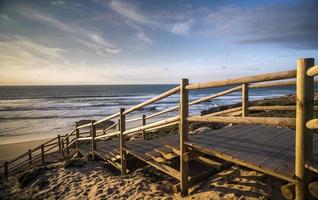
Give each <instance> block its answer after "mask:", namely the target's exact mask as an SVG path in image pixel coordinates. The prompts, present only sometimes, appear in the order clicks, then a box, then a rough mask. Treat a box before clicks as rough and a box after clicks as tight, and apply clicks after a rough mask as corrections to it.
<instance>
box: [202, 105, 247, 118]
mask: <svg viewBox="0 0 318 200" xmlns="http://www.w3.org/2000/svg"><path fill="white" fill-rule="evenodd" d="M240 110H242V106H240V107H236V108H230V109H226V110H221V111H218V112H213V113H211V114H208V115H209V116H218V115H223V114H229V113H232V112H236V111H240Z"/></svg>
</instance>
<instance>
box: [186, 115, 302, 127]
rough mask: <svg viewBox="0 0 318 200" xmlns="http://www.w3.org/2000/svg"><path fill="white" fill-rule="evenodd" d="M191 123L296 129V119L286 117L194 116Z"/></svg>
mask: <svg viewBox="0 0 318 200" xmlns="http://www.w3.org/2000/svg"><path fill="white" fill-rule="evenodd" d="M188 121H190V122H219V123H233V124H259V125H275V126H288V127H294V126H295V123H296V119H295V118H284V117H216V116H209V115H204V116H193V117H188Z"/></svg>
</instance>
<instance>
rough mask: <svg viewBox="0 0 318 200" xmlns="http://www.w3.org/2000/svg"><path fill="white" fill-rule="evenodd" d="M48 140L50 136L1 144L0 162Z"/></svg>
mask: <svg viewBox="0 0 318 200" xmlns="http://www.w3.org/2000/svg"><path fill="white" fill-rule="evenodd" d="M49 140H50V138H48V139H43V140H32V141H28V142H19V143H11V144H2V145H0V162H3V161H4V160H10V159H13V158H15V157H17V156H19V155H21V154H23V153H25V152H27V151H28V150H29V149H33V148H35V147H37V146H39V145H41V144H42V143H45V142H46V141H49Z"/></svg>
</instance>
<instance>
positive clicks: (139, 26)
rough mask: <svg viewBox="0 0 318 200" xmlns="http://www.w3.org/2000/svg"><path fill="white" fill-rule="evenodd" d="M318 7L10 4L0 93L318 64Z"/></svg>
mask: <svg viewBox="0 0 318 200" xmlns="http://www.w3.org/2000/svg"><path fill="white" fill-rule="evenodd" d="M317 10H318V1H315V0H312V1H309V0H305V1H287V0H281V1H247V0H246V1H235V0H232V1H226V0H223V1H210V0H202V1H185V0H179V1H173V0H160V1H155V0H138V1H137V0H130V1H124V0H104V1H103V0H92V1H88V0H85V1H84V0H83V1H81V0H68V1H66V0H51V1H43V0H38V1H35V0H34V1H28V0H26V1H15V0H7V1H1V2H0V85H33V84H34V85H38V84H45V85H47V84H144V83H148V84H151V83H178V82H179V79H181V78H189V79H190V82H198V81H212V80H220V79H224V78H230V77H238V76H244V75H253V74H259V73H265V72H273V71H280V70H287V69H294V68H295V63H296V59H297V58H299V57H314V58H316V60H317V59H318V38H317V37H318V36H317V35H318V20H317V19H318V12H317Z"/></svg>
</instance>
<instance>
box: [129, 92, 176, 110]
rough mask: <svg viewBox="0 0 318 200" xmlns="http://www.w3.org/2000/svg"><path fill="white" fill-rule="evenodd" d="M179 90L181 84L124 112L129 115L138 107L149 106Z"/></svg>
mask: <svg viewBox="0 0 318 200" xmlns="http://www.w3.org/2000/svg"><path fill="white" fill-rule="evenodd" d="M179 90H180V87H179V86H177V87H175V88H172V89H170V90H168V91H166V92H164V93H162V94H160V95H158V96H155V97H153V98H151V99H149V100H147V101H144V102H142V103H140V104H138V105H136V106H134V107H132V108H129V109H127V110H126V111H125V112H124V113H123V114H124V115H127V114H128V113H131V112H133V111H135V110H138V109H140V108H142V107H145V106H147V105H149V104H152V103H154V102H156V101H159V100H161V99H163V98H166V97H168V96H170V95H172V94H174V93H176V92H178V91H179Z"/></svg>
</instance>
